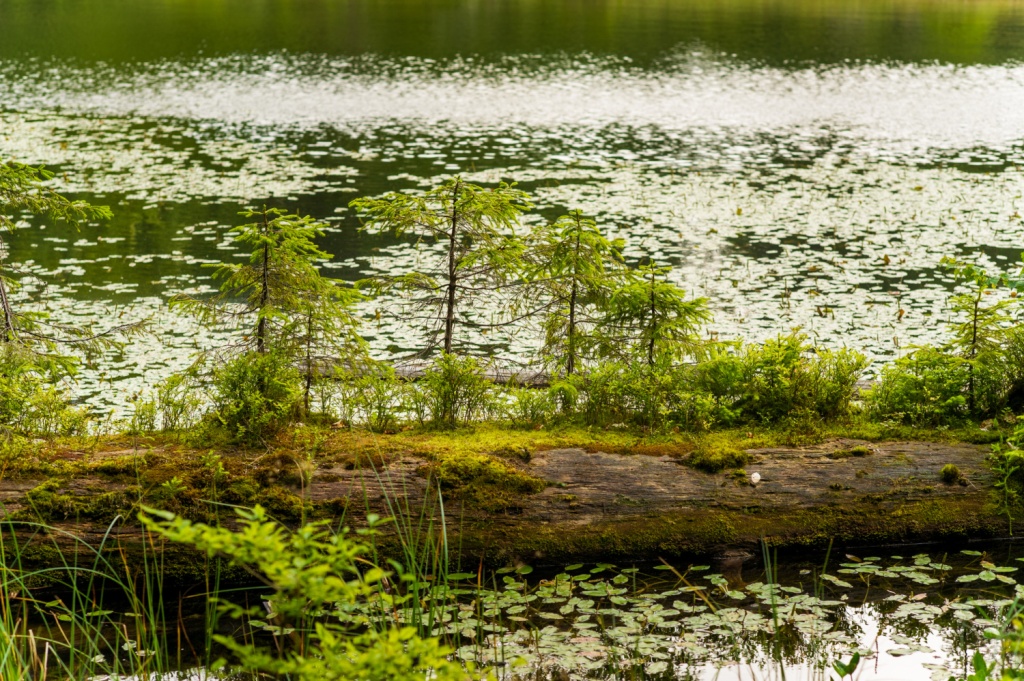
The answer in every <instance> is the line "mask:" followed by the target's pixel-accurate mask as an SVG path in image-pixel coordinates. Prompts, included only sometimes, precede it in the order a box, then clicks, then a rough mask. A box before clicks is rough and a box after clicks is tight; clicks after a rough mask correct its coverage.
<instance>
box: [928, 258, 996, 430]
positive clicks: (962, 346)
mask: <svg viewBox="0 0 1024 681" xmlns="http://www.w3.org/2000/svg"><path fill="white" fill-rule="evenodd" d="M942 265H943V266H944V267H945V268H946V269H948V270H949V271H950V272H952V274H953V276H954V278H955V279H956V280H957V282H958V283H959V284H960V285H961V286H966V287H967V289H968V290H967V291H963V292H960V293H957V294H955V295H953V296H951V297H950V299H949V306H950V309H951V310H952V312H953V314H954V315H955V317H956V318H955V319H954V321H953V322H952V330H953V335H952V338H951V339H950V340H949V343H948V348H949V349H950V350H951V351H952V352H954V353H955V354H957V355H958V356H960V357H963V358H964V359H965V360H966V361H967V373H968V376H967V386H966V392H967V408H968V411H969V412H970V413H971V414H972V415H977V414H978V413H979V411H980V409H979V408H980V406H981V405H980V404H979V400H978V397H977V392H978V386H977V382H978V381H977V378H976V376H975V374H976V373H978V371H979V369H980V367H979V366H978V365H979V364H981V365H984V364H989V365H990V364H991V363H992V362H991V360H989V361H987V362H986V361H985V358H986V357H987V356H991V355H994V354H995V355H997V354H998V352H999V350H1000V348H1001V346H1002V343H1003V342H1004V341H1005V339H1006V336H1007V333H1008V331H1009V327H1010V316H1009V314H1008V313H1007V312H1006V309H1007V308H1008V307H1009V306H1010V304H1011V303H1012V301H1011V300H1009V299H1007V298H1000V297H996V298H995V299H994V300H993V301H992V302H988V303H986V297H987V296H989V295H990V294H992V293H993V292H994V290H995V289H997V288H999V287H1002V286H1005V285H1006V284H1007V279H1006V277H1004V276H996V277H993V276H990V275H989V274H988V273H987V272H986V271H985V270H983V269H982V268H980V267H978V266H977V265H974V264H971V263H965V262H962V261H959V260H956V259H954V258H943V259H942Z"/></svg>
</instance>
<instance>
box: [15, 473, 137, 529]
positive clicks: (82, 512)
mask: <svg viewBox="0 0 1024 681" xmlns="http://www.w3.org/2000/svg"><path fill="white" fill-rule="evenodd" d="M141 493H142V491H141V489H140V488H139V487H137V486H131V487H125V488H124V489H120V490H112V491H105V492H97V493H92V492H90V493H88V494H81V495H79V494H74V493H72V492H70V491H66V490H64V489H63V486H62V484H61V483H60V482H59V481H57V480H48V481H46V482H44V483H42V484H41V485H39V486H37V487H34V488H32V489H31V490H29V491H28V492H26V493H25V505H26V507H27V508H26V509H25V510H23V511H21V512H20V513H19V516H20V517H23V518H31V519H34V520H42V521H58V520H67V519H71V518H81V519H89V520H97V521H111V520H113V519H114V518H116V517H117V516H118V515H121V516H124V517H130V515H131V513H132V512H133V511H134V510H135V509H136V508H137V506H138V502H139V500H140V498H141Z"/></svg>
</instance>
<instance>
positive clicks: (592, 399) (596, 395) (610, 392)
mask: <svg viewBox="0 0 1024 681" xmlns="http://www.w3.org/2000/svg"><path fill="white" fill-rule="evenodd" d="M626 370H627V365H626V364H623V363H620V362H602V363H601V364H598V365H597V366H595V367H594V368H593V369H591V370H590V371H589V372H587V374H586V375H584V376H570V377H569V379H568V380H567V381H565V382H566V383H568V384H571V386H572V387H573V388H574V389H575V391H576V394H577V397H578V403H577V409H578V411H579V414H580V416H581V418H582V419H583V421H584V423H586V424H587V425H590V426H607V425H610V424H614V423H624V422H625V421H626V420H628V412H629V410H628V408H627V406H626V396H625V394H624V393H623V380H622V375H623V374H625V372H626Z"/></svg>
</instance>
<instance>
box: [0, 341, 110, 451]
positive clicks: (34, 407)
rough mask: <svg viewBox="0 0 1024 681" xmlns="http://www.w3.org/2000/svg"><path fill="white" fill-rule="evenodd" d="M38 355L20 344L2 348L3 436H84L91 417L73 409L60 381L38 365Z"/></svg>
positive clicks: (0, 406)
mask: <svg viewBox="0 0 1024 681" xmlns="http://www.w3.org/2000/svg"><path fill="white" fill-rule="evenodd" d="M37 358H38V356H37V355H35V354H34V353H25V352H22V348H21V347H20V346H18V345H17V344H13V343H8V344H0V432H2V431H4V430H10V431H13V432H15V433H20V434H23V435H42V436H64V435H82V434H85V432H86V431H87V430H88V427H89V422H90V419H89V416H88V414H87V413H86V411H85V410H84V409H81V408H77V407H74V406H72V405H71V401H70V397H69V395H68V393H67V391H65V390H63V389H61V388H60V387H58V386H57V385H55V383H56V381H57V377H55V376H54V375H53V374H52V373H50V372H47V371H45V370H44V369H43V368H41V367H40V366H39V365H37V364H36V363H35V360H36V359H37Z"/></svg>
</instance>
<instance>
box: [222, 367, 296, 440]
mask: <svg viewBox="0 0 1024 681" xmlns="http://www.w3.org/2000/svg"><path fill="white" fill-rule="evenodd" d="M214 389H215V394H214V397H213V399H214V410H213V418H214V420H215V421H216V423H218V424H219V425H220V426H222V427H223V428H224V429H225V430H226V432H227V434H228V437H229V438H230V439H231V440H233V441H236V442H241V443H245V444H248V445H259V444H262V443H264V442H265V441H266V439H267V438H269V437H270V436H271V435H273V434H274V433H276V432H277V431H278V430H279V429H281V428H282V427H283V426H285V425H286V424H287V422H288V420H289V418H290V417H291V416H292V415H293V414H294V413H295V411H296V408H297V406H298V400H299V397H300V395H301V388H300V377H299V372H298V370H297V369H295V367H294V366H292V365H291V363H290V362H289V358H288V357H287V356H285V355H282V354H280V353H277V352H265V353H261V352H247V353H244V354H241V355H238V356H237V357H235V358H234V359H232V360H231V361H229V362H228V363H227V364H225V365H224V366H222V367H220V368H219V369H217V371H216V372H215V373H214Z"/></svg>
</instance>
